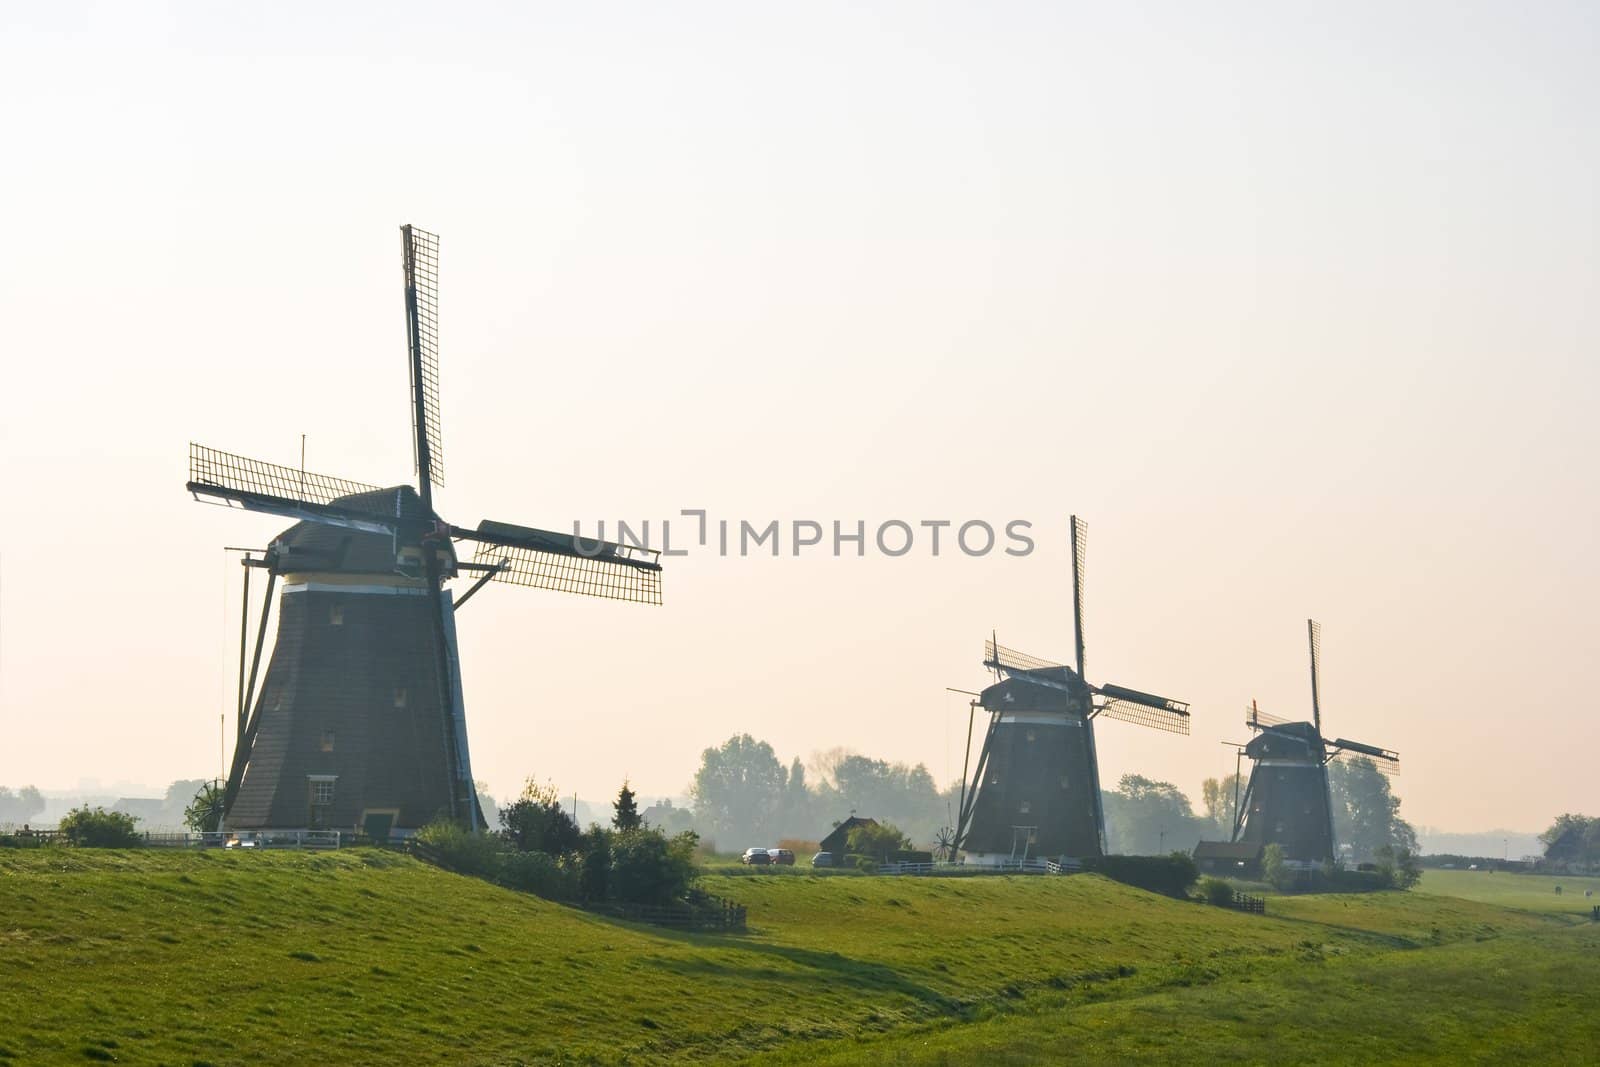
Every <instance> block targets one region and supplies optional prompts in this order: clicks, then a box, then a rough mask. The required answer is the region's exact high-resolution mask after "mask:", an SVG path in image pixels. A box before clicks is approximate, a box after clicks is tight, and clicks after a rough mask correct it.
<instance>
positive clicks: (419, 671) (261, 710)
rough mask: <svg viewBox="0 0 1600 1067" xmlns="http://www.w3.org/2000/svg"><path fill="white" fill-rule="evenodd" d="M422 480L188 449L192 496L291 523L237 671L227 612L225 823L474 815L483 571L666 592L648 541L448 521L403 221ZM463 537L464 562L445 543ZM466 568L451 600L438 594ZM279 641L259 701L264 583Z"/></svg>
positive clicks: (423, 294) (261, 564) (419, 283)
mask: <svg viewBox="0 0 1600 1067" xmlns="http://www.w3.org/2000/svg"><path fill="white" fill-rule="evenodd" d="M400 233H401V247H402V254H403V263H404V274H405V310H406V336H407V352H408V357H409V359H408V363H409V373H410V378H411V423H412V427H411V428H412V445H413V448H414V450H415V459H416V475H417V486H416V488H415V489H413V488H412V487H411V486H409V485H400V486H393V487H390V488H386V489H385V488H379V487H377V486H372V485H365V484H362V483H359V482H352V481H348V480H346V479H342V478H333V477H329V476H327V475H321V474H311V473H307V472H306V471H305V470H303V469H300V470H296V469H294V468H291V467H283V466H279V465H277V464H273V463H266V462H263V461H261V460H254V459H246V458H244V457H241V456H236V455H231V454H229V453H226V452H219V451H217V450H215V449H211V448H205V447H203V446H200V445H193V444H191V445H190V446H189V480H188V483H187V486H186V487H187V489H188V490H189V492H190V493H192V494H194V497H195V499H197V500H203V501H204V502H207V503H220V504H224V505H227V506H231V507H239V508H244V509H246V510H249V511H259V512H264V513H266V514H270V515H281V516H284V517H286V518H291V519H296V520H298V521H297V522H296V524H295V525H294V526H292V527H290V528H289V529H287V530H285V531H284V532H283V533H282V534H280V535H279V536H278V537H277V538H276V539H274V540H273V542H272V543H271V545H270V546H269V547H268V548H267V550H266V551H265V553H264V554H263V558H260V559H256V558H253V557H251V556H248V555H247V556H246V558H245V561H244V562H245V564H246V566H247V567H249V568H255V569H262V570H265V571H266V573H267V588H266V594H265V597H264V599H263V603H262V608H261V622H260V628H259V630H258V632H257V634H256V641H255V652H254V655H253V657H252V659H251V664H250V669H249V675H248V680H247V679H246V676H245V671H244V662H245V643H246V642H245V639H246V635H247V632H248V626H247V620H248V612H249V603H248V598H249V578H250V573H251V572H250V570H248V569H247V570H246V571H245V598H246V604H245V612H246V616H245V620H242V621H241V624H240V652H239V663H240V685H239V703H238V712H237V714H238V727H237V743H236V746H235V750H234V758H233V764H232V768H231V770H230V772H229V775H228V778H227V781H226V783H225V785H224V787H223V790H222V806H223V808H224V811H225V816H224V821H225V824H226V827H227V828H228V829H229V830H262V829H298V828H316V827H326V828H347V829H356V828H362V829H365V830H367V831H368V832H370V833H373V834H374V835H377V836H387V835H388V834H389V833H390V832H391V831H392V830H396V829H399V830H406V829H415V828H417V827H419V826H421V825H423V824H424V823H426V822H428V821H429V820H431V819H434V818H437V817H441V816H442V817H447V818H450V819H454V820H455V821H457V822H459V823H461V824H463V825H482V823H483V816H482V814H481V813H480V812H479V810H478V803H477V795H476V791H475V789H474V786H473V777H472V764H471V760H470V757H469V755H468V749H467V728H466V712H465V707H464V702H463V697H462V688H461V660H460V655H459V653H458V650H457V646H456V626H455V613H456V610H457V609H458V608H460V606H461V605H462V604H464V603H466V602H467V600H468V599H469V598H470V597H472V596H473V595H474V594H475V593H477V592H478V590H479V589H481V588H482V587H483V586H484V584H485V583H487V582H489V581H499V582H508V583H511V584H513V585H522V586H529V587H534V588H540V589H554V590H558V591H561V592H568V593H582V594H587V595H589V596H599V597H608V598H611V599H615V600H628V601H635V602H639V603H648V604H659V603H660V602H661V565H660V562H659V559H658V553H656V552H654V551H651V550H648V549H645V548H643V547H629V546H623V545H619V544H613V543H610V542H604V541H588V540H585V539H580V538H577V537H574V536H572V535H569V534H562V533H553V532H550V531H548V530H538V529H533V528H530V527H526V526H516V525H512V524H510V523H503V522H492V521H488V520H485V521H483V522H480V523H479V524H478V525H477V527H476V528H472V529H468V528H464V527H460V526H454V525H452V524H450V523H448V522H446V521H444V520H443V519H441V518H440V517H439V515H438V513H437V512H435V511H434V507H433V488H434V487H435V486H437V485H442V484H443V479H442V471H443V467H442V462H443V461H442V452H443V441H442V437H441V434H440V422H439V349H438V321H439V317H438V315H439V305H438V295H439V289H438V282H439V242H438V238H437V237H435V236H434V235H433V234H430V233H427V232H425V231H423V230H420V229H417V228H415V227H412V226H404V227H402V228H401V231H400ZM460 542H472V543H474V544H475V545H476V548H475V551H474V555H473V559H472V561H471V562H465V561H462V560H460V559H458V558H457V555H456V545H457V544H458V543H460ZM458 576H469V577H472V578H474V579H475V581H474V582H473V584H472V585H471V586H470V587H468V589H467V590H466V592H465V593H463V594H462V595H461V597H460V598H459V599H456V598H454V597H453V596H452V593H451V591H450V590H448V589H446V588H445V582H447V581H448V580H450V579H452V578H455V577H458ZM280 579H281V581H282V595H281V600H280V602H279V611H278V616H279V618H278V637H277V643H276V644H275V645H274V647H273V651H272V660H271V662H270V664H269V665H268V667H267V671H266V677H265V678H264V680H263V681H262V686H261V693H260V696H259V698H257V697H256V695H255V684H256V676H257V671H258V669H259V667H260V664H261V652H262V646H263V644H264V642H265V638H266V627H267V617H268V614H269V610H270V607H271V603H272V593H273V589H274V587H275V586H276V585H277V584H278V582H279V581H280Z"/></svg>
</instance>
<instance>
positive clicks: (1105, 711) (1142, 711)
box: [1096, 685, 1189, 734]
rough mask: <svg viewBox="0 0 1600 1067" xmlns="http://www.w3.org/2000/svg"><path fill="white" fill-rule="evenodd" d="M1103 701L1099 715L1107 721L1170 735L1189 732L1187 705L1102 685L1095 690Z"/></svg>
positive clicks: (1136, 691)
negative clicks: (1163, 731) (1112, 720)
mask: <svg viewBox="0 0 1600 1067" xmlns="http://www.w3.org/2000/svg"><path fill="white" fill-rule="evenodd" d="M1096 692H1098V693H1099V694H1100V695H1101V696H1102V697H1103V698H1104V702H1103V703H1102V704H1101V705H1100V710H1099V712H1098V714H1099V715H1102V716H1104V717H1105V718H1108V719H1118V720H1121V721H1122V722H1131V723H1134V724H1135V725H1138V726H1148V727H1150V728H1152V729H1155V730H1165V731H1167V732H1168V733H1173V734H1187V733H1188V732H1189V705H1187V704H1185V703H1183V702H1182V701H1179V700H1168V699H1167V698H1166V697H1158V696H1155V695H1154V694H1151V693H1141V692H1139V691H1138V690H1137V689H1125V688H1123V687H1122V686H1120V685H1102V686H1098V687H1097V688H1096Z"/></svg>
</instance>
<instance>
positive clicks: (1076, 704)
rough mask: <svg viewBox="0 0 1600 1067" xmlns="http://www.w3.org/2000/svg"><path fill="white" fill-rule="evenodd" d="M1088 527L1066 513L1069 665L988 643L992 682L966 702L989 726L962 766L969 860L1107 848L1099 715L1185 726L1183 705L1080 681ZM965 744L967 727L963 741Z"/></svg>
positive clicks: (959, 826)
mask: <svg viewBox="0 0 1600 1067" xmlns="http://www.w3.org/2000/svg"><path fill="white" fill-rule="evenodd" d="M1086 540H1087V527H1086V526H1085V524H1084V523H1083V521H1082V520H1081V519H1079V518H1078V517H1077V516H1076V515H1074V516H1073V517H1072V617H1073V633H1074V644H1075V650H1076V661H1075V662H1076V665H1077V666H1076V669H1074V668H1072V667H1067V666H1063V665H1062V664H1059V663H1054V662H1052V661H1050V660H1045V659H1040V658H1038V657H1037V656H1029V655H1026V654H1024V653H1021V652H1017V651H1015V650H1013V649H1009V648H1005V647H1003V646H1001V645H1000V644H999V643H998V642H997V641H996V640H994V639H992V638H991V639H990V640H989V641H988V642H987V643H986V644H985V646H984V655H983V665H984V666H985V667H988V668H989V669H990V670H992V671H994V673H995V675H996V677H997V679H998V680H997V681H996V682H995V683H994V684H993V685H991V686H989V687H987V688H986V689H984V690H983V692H982V693H980V694H979V695H978V698H977V699H976V700H975V701H973V705H972V706H973V708H974V709H977V708H982V709H984V710H985V711H987V712H989V728H988V731H987V733H986V734H985V735H984V739H983V747H982V749H981V750H980V752H979V754H978V763H977V766H976V767H975V768H974V770H973V774H972V778H971V780H970V782H969V781H967V776H966V768H965V767H963V769H962V793H961V809H960V817H959V819H958V820H957V822H956V833H955V845H956V847H958V848H960V849H961V850H963V851H965V852H966V854H967V862H968V863H976V864H985V865H991V866H993V865H997V864H1006V863H1012V862H1018V861H1027V860H1034V859H1056V858H1063V857H1066V858H1079V859H1081V858H1084V857H1091V856H1099V855H1101V854H1102V853H1103V852H1104V851H1105V812H1104V811H1103V809H1102V805H1101V800H1100V769H1099V766H1098V760H1097V757H1096V755H1095V747H1094V721H1095V720H1096V719H1098V718H1101V717H1104V718H1108V719H1120V720H1122V721H1124V722H1131V723H1135V724H1137V725H1140V726H1148V727H1152V728H1154V729H1157V730H1166V731H1169V732H1171V733H1179V734H1187V733H1188V732H1189V705H1187V704H1185V703H1182V702H1181V701H1177V700H1168V699H1167V698H1166V697H1160V696H1155V695H1153V694H1150V693H1143V692H1140V691H1139V690H1137V689H1128V688H1125V687H1123V686H1119V685H1092V684H1090V683H1089V682H1088V681H1086V680H1085V677H1084V665H1083V660H1084V655H1083V614H1084V612H1083V582H1084V563H1085V552H1086V547H1087V546H1086ZM971 744H972V738H971V723H970V721H969V723H968V738H967V745H968V749H969V751H970V748H971Z"/></svg>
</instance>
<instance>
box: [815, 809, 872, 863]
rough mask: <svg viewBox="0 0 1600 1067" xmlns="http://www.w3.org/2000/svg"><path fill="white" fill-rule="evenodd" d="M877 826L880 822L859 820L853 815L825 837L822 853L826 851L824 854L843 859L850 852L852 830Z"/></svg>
mask: <svg viewBox="0 0 1600 1067" xmlns="http://www.w3.org/2000/svg"><path fill="white" fill-rule="evenodd" d="M877 825H878V820H877V819H862V818H858V817H857V816H854V815H852V816H850V817H849V818H848V819H846V820H845V821H844V822H842V823H839V824H838V825H836V826H835V827H834V828H833V831H832V832H831V833H830V834H828V836H827V837H824V838H823V839H822V841H821V842H820V847H821V849H822V851H824V852H832V853H833V855H834V858H835V859H838V858H840V857H842V856H843V855H844V854H845V853H846V852H848V851H850V831H851V830H852V829H854V828H855V827H857V826H877Z"/></svg>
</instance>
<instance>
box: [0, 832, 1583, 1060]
mask: <svg viewBox="0 0 1600 1067" xmlns="http://www.w3.org/2000/svg"><path fill="white" fill-rule="evenodd" d="M1439 873H1440V874H1441V875H1454V876H1455V877H1453V878H1452V877H1440V878H1436V877H1435V875H1434V874H1430V875H1429V876H1428V878H1427V880H1426V881H1425V882H1424V886H1423V889H1424V890H1425V891H1423V892H1413V893H1406V894H1400V893H1383V894H1375V895H1369V896H1359V897H1358V896H1308V897H1296V898H1274V899H1273V900H1272V901H1271V902H1270V904H1269V914H1268V915H1267V916H1265V917H1262V916H1251V915H1243V914H1238V913H1234V912H1228V911H1222V910H1219V909H1215V908H1210V907H1206V906H1202V905H1199V904H1191V903H1185V902H1182V901H1176V900H1169V899H1166V898H1163V897H1159V896H1154V895H1152V894H1149V893H1144V892H1141V891H1139V890H1135V889H1131V888H1128V887H1126V886H1121V885H1117V884H1115V883H1112V882H1108V881H1105V880H1103V879H1101V878H1098V877H1095V876H1090V875H1080V876H1074V877H1071V878H1045V877H1032V878H960V879H912V878H907V879H893V878H865V877H838V876H836V877H811V876H808V875H805V874H796V873H787V872H786V873H784V874H782V875H743V876H735V875H718V874H711V875H708V876H707V879H706V882H707V888H708V889H710V890H711V891H712V892H715V893H720V894H723V895H726V896H729V897H732V898H734V899H737V900H739V901H740V902H741V903H744V904H746V905H747V906H748V907H749V913H750V932H749V933H748V934H743V935H737V936H733V935H702V934H694V935H690V934H677V933H668V932H664V931H659V930H655V929H652V928H648V927H638V926H630V925H627V924H623V923H616V922H612V921H608V920H605V919H600V918H597V917H594V916H591V915H587V914H585V913H583V912H579V911H575V910H572V909H569V908H564V907H561V906H558V905H555V904H550V903H548V902H545V901H541V900H538V899H535V898H532V897H528V896H525V895H521V894H517V893H512V892H509V891H506V890H503V889H498V888H495V887H493V886H490V885H487V884H485V883H483V882H480V881H476V880H474V879H470V878H463V877H459V876H456V875H451V874H447V873H445V872H443V871H439V870H435V869H433V868H430V867H427V866H425V865H422V864H419V863H416V862H414V861H411V860H408V859H405V858H403V857H399V856H395V855H393V854H389V853H382V852H376V851H368V850H351V851H346V852H340V853H332V854H324V855H302V854H295V853H283V852H280V853H272V852H267V853H252V854H237V853H226V854H225V853H218V852H207V853H198V852H196V853H181V852H156V851H150V852H94V851H90V850H79V851H71V850H30V851H17V852H0V1063H4V1062H11V1061H15V1062H18V1063H29V1064H32V1063H84V1062H122V1063H140V1064H146V1063H169V1064H181V1065H186V1067H187V1065H193V1064H198V1063H209V1064H218V1065H221V1064H246V1063H248V1064H284V1063H311V1062H328V1061H333V1062H343V1063H350V1064H357V1063H408V1064H409V1063H433V1062H437V1063H470V1064H516V1063H657V1062H665V1061H670V1060H675V1059H696V1060H702V1061H714V1062H723V1061H729V1060H739V1059H745V1058H751V1057H754V1058H757V1059H760V1060H762V1061H771V1062H791V1061H792V1062H801V1061H804V1062H808V1063H811V1062H830V1063H831V1062H842V1063H872V1062H883V1061H885V1060H888V1059H895V1060H902V1061H905V1062H910V1063H967V1062H979V1061H981V1062H986V1063H1032V1062H1052V1061H1058V1060H1060V1059H1061V1058H1063V1057H1065V1056H1069V1055H1070V1056H1088V1057H1091V1058H1098V1059H1103V1060H1127V1059H1139V1058H1148V1059H1151V1060H1158V1061H1174V1060H1176V1061H1189V1062H1200V1061H1207V1060H1211V1061H1214V1060H1217V1059H1219V1058H1225V1059H1229V1060H1242V1061H1268V1060H1278V1061H1280V1062H1284V1061H1288V1062H1305V1061H1307V1060H1324V1061H1330V1062H1336V1061H1371V1060H1396V1059H1399V1060H1405V1059H1414V1060H1425V1059H1447V1058H1459V1059H1466V1060H1473V1059H1480V1058H1481V1059H1492V1058H1500V1057H1504V1056H1517V1057H1519V1058H1523V1059H1533V1060H1538V1061H1542V1062H1563V1061H1566V1062H1580V1061H1582V1060H1585V1059H1589V1058H1591V1057H1592V1056H1593V1051H1592V1050H1594V1049H1596V1048H1600V1029H1597V1024H1596V1023H1595V1022H1594V1021H1593V1020H1594V1016H1593V1013H1592V1012H1585V1011H1584V1010H1583V1009H1582V1008H1581V1007H1580V1004H1582V1003H1584V1002H1585V1000H1584V998H1585V997H1586V996H1588V995H1589V991H1591V990H1593V989H1594V988H1596V983H1597V980H1600V929H1597V928H1595V927H1592V926H1591V925H1590V924H1588V923H1587V922H1586V921H1581V920H1580V919H1579V917H1578V915H1577V912H1578V911H1580V910H1582V911H1584V912H1586V911H1587V907H1586V906H1585V904H1584V902H1583V900H1582V892H1581V890H1582V888H1583V887H1582V886H1581V885H1580V884H1579V883H1577V882H1574V883H1573V885H1574V886H1575V887H1576V892H1575V893H1574V895H1573V897H1571V898H1567V899H1565V900H1560V899H1555V898H1550V899H1546V897H1547V895H1542V894H1541V893H1540V890H1541V889H1542V888H1543V883H1542V882H1541V883H1539V884H1538V885H1535V886H1534V887H1533V888H1532V889H1528V888H1527V887H1526V886H1524V885H1522V884H1520V883H1517V882H1513V880H1512V876H1493V877H1498V878H1502V879H1505V881H1503V882H1501V883H1496V884H1495V885H1493V886H1486V885H1485V881H1484V880H1483V879H1486V877H1487V876H1482V875H1479V874H1478V873H1477V872H1471V873H1470V874H1469V873H1468V872H1439ZM1427 890H1435V891H1437V892H1438V893H1451V894H1453V895H1436V892H1427ZM1473 895H1477V896H1478V897H1480V899H1466V898H1467V897H1469V896H1473ZM1502 896H1503V897H1504V898H1505V899H1504V900H1501V899H1500V897H1502Z"/></svg>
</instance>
